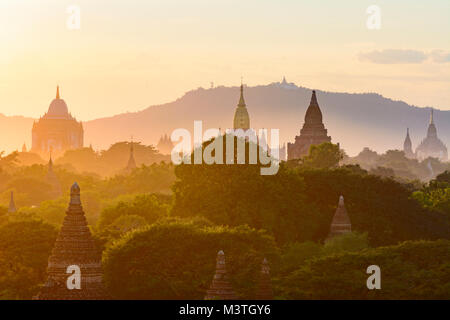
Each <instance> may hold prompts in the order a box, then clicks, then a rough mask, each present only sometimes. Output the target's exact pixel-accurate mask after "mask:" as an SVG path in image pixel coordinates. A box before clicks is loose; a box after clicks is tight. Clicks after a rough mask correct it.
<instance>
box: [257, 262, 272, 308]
mask: <svg viewBox="0 0 450 320" xmlns="http://www.w3.org/2000/svg"><path fill="white" fill-rule="evenodd" d="M256 299H257V300H273V292H272V281H271V279H270V267H269V263H268V262H267V259H266V258H264V260H263V262H262V264H261V273H260V276H259V282H258V289H257V291H256Z"/></svg>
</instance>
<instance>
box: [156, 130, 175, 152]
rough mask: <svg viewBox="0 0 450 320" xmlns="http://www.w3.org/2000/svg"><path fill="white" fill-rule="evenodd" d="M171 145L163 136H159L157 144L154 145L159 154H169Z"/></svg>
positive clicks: (168, 139)
mask: <svg viewBox="0 0 450 320" xmlns="http://www.w3.org/2000/svg"><path fill="white" fill-rule="evenodd" d="M173 147H174V146H173V143H172V140H170V138H169V137H168V136H167V134H165V135H164V136H161V138H160V139H159V142H158V144H157V145H156V148H157V149H158V151H159V152H160V153H161V154H171V153H172V149H173Z"/></svg>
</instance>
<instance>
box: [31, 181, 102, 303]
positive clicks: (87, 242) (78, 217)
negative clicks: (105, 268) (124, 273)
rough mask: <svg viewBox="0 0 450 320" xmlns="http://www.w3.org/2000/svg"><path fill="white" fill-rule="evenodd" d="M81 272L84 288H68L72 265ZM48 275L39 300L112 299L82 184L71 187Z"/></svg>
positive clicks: (38, 296)
mask: <svg viewBox="0 0 450 320" xmlns="http://www.w3.org/2000/svg"><path fill="white" fill-rule="evenodd" d="M73 265H75V266H78V267H79V268H80V271H81V288H80V289H68V286H67V280H68V277H69V276H70V273H69V274H68V273H66V272H67V268H68V267H69V266H73ZM47 273H48V278H47V282H46V283H45V285H44V287H42V289H41V291H40V292H39V293H38V295H37V296H36V297H34V299H36V300H104V299H109V298H110V297H109V295H108V293H107V291H106V290H105V288H104V286H103V283H102V278H103V273H102V264H101V252H100V251H99V250H97V248H95V244H94V240H93V238H92V236H91V232H90V231H89V228H88V226H87V222H86V218H85V216H84V212H83V208H82V206H81V201H80V187H79V186H78V184H77V183H74V184H73V186H72V188H71V189H70V203H69V207H68V209H67V211H66V216H65V218H64V222H63V225H62V227H61V231H60V233H59V235H58V238H57V239H56V242H55V246H54V247H53V250H52V254H51V256H50V258H49V259H48V268H47Z"/></svg>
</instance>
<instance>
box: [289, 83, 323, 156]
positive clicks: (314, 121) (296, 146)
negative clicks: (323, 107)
mask: <svg viewBox="0 0 450 320" xmlns="http://www.w3.org/2000/svg"><path fill="white" fill-rule="evenodd" d="M323 142H331V137H330V136H328V135H327V129H325V126H324V124H323V121H322V111H320V107H319V103H318V102H317V97H316V91H314V90H313V92H312V95H311V101H310V103H309V107H308V109H307V110H306V114H305V123H304V124H303V128H302V129H301V130H300V135H299V136H296V137H295V142H294V143H288V160H291V159H300V158H302V157H304V156H306V155H308V153H309V147H310V146H311V145H317V144H321V143H323Z"/></svg>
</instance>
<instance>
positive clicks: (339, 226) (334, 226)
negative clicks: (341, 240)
mask: <svg viewBox="0 0 450 320" xmlns="http://www.w3.org/2000/svg"><path fill="white" fill-rule="evenodd" d="M348 232H352V224H351V222H350V218H349V217H348V213H347V209H346V208H345V204H344V197H343V196H340V197H339V204H338V207H337V209H336V213H335V214H334V217H333V221H332V222H331V227H330V233H329V234H328V238H327V240H329V239H332V238H334V237H336V236H339V235H341V234H344V233H348Z"/></svg>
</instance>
